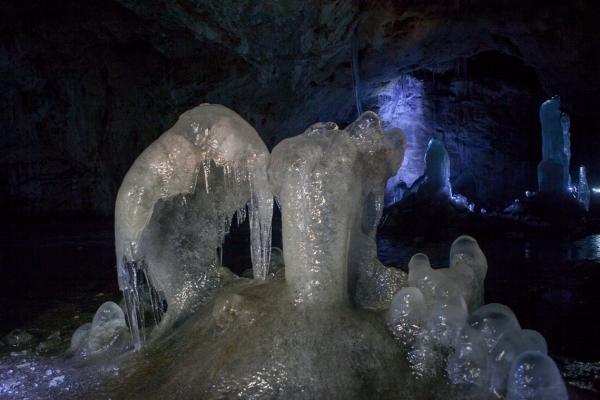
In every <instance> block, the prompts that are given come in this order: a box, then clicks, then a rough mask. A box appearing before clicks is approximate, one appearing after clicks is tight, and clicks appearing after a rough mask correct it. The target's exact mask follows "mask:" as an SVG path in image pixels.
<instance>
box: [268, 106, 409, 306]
mask: <svg viewBox="0 0 600 400" xmlns="http://www.w3.org/2000/svg"><path fill="white" fill-rule="evenodd" d="M403 140H404V139H403V136H402V135H401V133H398V134H397V135H396V136H395V135H384V133H383V131H382V130H381V125H380V122H379V119H378V117H377V115H376V114H374V113H372V112H366V113H364V114H363V115H361V116H360V117H359V118H358V119H357V120H356V121H355V122H354V123H352V124H351V125H349V126H348V127H347V128H346V129H344V130H340V129H338V127H337V125H335V124H333V123H325V124H323V123H319V124H316V125H313V126H311V127H310V128H308V130H307V131H306V132H305V133H303V134H302V135H299V136H296V137H293V138H290V139H286V140H284V141H282V142H281V143H279V144H278V145H277V146H276V147H275V148H274V149H273V154H272V157H271V164H270V166H269V179H270V182H271V184H272V187H273V190H274V193H275V194H276V195H277V196H278V198H279V200H280V203H281V209H282V234H283V252H284V259H285V266H286V270H285V276H286V281H287V282H288V285H289V286H290V288H291V289H292V291H293V292H294V294H295V297H296V301H297V302H298V303H313V302H318V303H321V304H323V303H330V304H331V303H345V302H347V301H348V300H349V299H350V297H354V299H353V300H355V301H356V302H357V303H359V304H361V305H364V306H374V307H377V306H378V305H379V304H378V303H381V302H387V303H388V304H389V301H390V300H391V298H392V296H393V294H394V293H395V292H396V291H397V290H398V289H399V288H400V287H401V285H402V282H403V277H402V273H401V271H399V270H392V269H387V268H386V267H384V266H383V265H381V263H379V262H378V261H377V247H376V242H375V233H376V227H377V223H378V222H379V219H380V218H381V212H382V208H383V194H384V193H383V191H384V187H385V183H386V180H387V178H388V177H389V176H390V175H392V174H393V173H394V172H395V171H396V170H397V168H398V166H399V165H400V164H401V162H402V157H403V152H404V146H403ZM404 281H405V279H404ZM348 282H350V288H351V290H350V292H351V295H350V296H349V295H348ZM365 287H368V289H366V288H365ZM356 293H370V294H372V295H373V297H372V298H371V297H370V298H368V299H366V298H364V297H361V296H360V294H359V295H358V296H354V294H356ZM371 303H375V304H371Z"/></svg>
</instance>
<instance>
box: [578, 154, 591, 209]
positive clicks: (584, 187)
mask: <svg viewBox="0 0 600 400" xmlns="http://www.w3.org/2000/svg"><path fill="white" fill-rule="evenodd" d="M577 200H579V202H580V203H581V205H583V207H584V208H585V209H586V211H588V210H589V209H590V186H589V185H588V181H587V174H586V172H585V167H584V166H583V165H582V166H580V167H579V182H578V184H577Z"/></svg>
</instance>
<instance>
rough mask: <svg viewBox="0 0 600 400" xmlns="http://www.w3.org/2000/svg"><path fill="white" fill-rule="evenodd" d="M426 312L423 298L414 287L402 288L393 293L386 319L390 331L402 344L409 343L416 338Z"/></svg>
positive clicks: (406, 344)
mask: <svg viewBox="0 0 600 400" xmlns="http://www.w3.org/2000/svg"><path fill="white" fill-rule="evenodd" d="M426 312H427V306H426V304H425V298H424V297H423V293H421V291H420V290H419V289H417V288H416V287H405V288H402V289H400V290H399V291H398V292H397V293H396V294H395V295H394V297H393V298H392V303H391V305H390V308H389V310H388V315H387V320H388V324H389V326H390V327H391V329H392V332H393V333H394V335H395V336H396V337H397V338H398V339H399V340H400V342H401V343H402V344H403V345H405V346H408V345H411V344H413V343H414V341H415V340H416V339H417V337H418V336H419V334H420V333H421V329H422V325H423V323H424V321H425V317H426Z"/></svg>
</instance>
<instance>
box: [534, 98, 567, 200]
mask: <svg viewBox="0 0 600 400" xmlns="http://www.w3.org/2000/svg"><path fill="white" fill-rule="evenodd" d="M540 122H541V124H542V161H541V162H540V163H539V165H538V186H539V191H540V192H553V193H565V192H567V190H568V188H569V180H570V177H569V161H570V157H571V150H570V133H569V125H570V123H569V119H568V115H566V114H564V113H562V112H561V111H560V97H558V96H554V97H552V98H551V99H550V100H547V101H545V102H544V103H542V105H541V106H540Z"/></svg>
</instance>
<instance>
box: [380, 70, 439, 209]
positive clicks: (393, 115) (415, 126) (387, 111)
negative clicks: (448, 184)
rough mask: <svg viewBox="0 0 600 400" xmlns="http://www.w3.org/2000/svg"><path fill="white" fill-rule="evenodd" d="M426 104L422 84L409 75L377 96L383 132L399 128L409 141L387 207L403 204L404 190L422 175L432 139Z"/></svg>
mask: <svg viewBox="0 0 600 400" xmlns="http://www.w3.org/2000/svg"><path fill="white" fill-rule="evenodd" d="M423 101H424V98H423V82H422V81H420V80H418V79H416V78H413V77H412V76H410V75H402V76H400V77H398V78H396V79H393V80H392V81H391V82H390V83H388V84H387V85H385V86H384V87H383V88H382V89H381V90H380V91H379V93H378V95H377V104H378V107H379V110H378V114H379V117H380V119H381V123H382V126H383V128H384V130H385V131H386V132H389V131H391V130H392V129H394V128H399V129H401V130H402V131H403V132H404V135H405V136H406V140H407V142H406V149H405V153H404V162H403V163H402V165H401V166H400V168H399V169H398V172H397V173H396V175H395V176H392V177H391V178H390V179H389V180H388V182H387V185H386V188H385V205H386V206H387V205H390V204H392V203H395V202H397V201H400V200H401V199H402V195H403V193H404V190H405V188H406V187H407V186H410V185H411V184H412V183H413V182H414V181H415V180H416V179H417V178H418V177H419V176H420V175H421V174H422V173H423V169H424V167H425V162H424V160H423V154H424V153H425V151H426V149H427V142H428V141H429V136H430V134H429V132H428V130H427V128H426V126H425V122H424V118H423Z"/></svg>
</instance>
